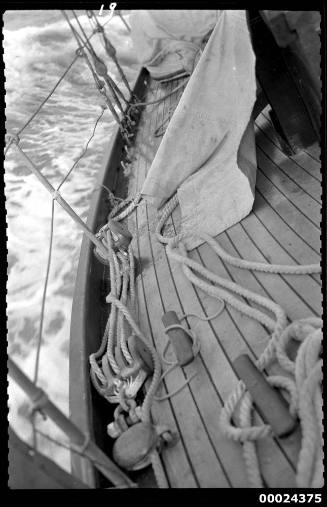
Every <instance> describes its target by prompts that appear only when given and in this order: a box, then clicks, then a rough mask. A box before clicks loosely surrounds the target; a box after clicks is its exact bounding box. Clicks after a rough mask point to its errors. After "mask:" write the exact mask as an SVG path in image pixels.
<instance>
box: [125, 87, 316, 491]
mask: <svg viewBox="0 0 327 507" xmlns="http://www.w3.org/2000/svg"><path fill="white" fill-rule="evenodd" d="M178 82H180V81H178ZM175 86H176V82H173V83H170V84H168V85H166V86H164V87H162V89H161V90H160V86H159V85H158V84H155V85H151V87H152V89H153V91H154V96H155V97H157V96H159V94H160V95H164V94H166V93H167V92H169V91H171V90H172V89H173V88H174V87H175ZM181 93H182V90H180V91H179V92H177V93H175V94H174V95H173V96H171V97H169V98H168V99H166V100H165V101H164V102H163V103H161V104H160V105H156V106H150V107H149V108H147V110H146V112H145V113H144V114H143V118H142V120H141V124H140V129H139V132H138V134H137V138H136V145H137V147H138V151H139V153H136V156H135V161H134V163H133V166H132V173H131V179H130V186H129V193H130V194H131V195H134V194H135V193H136V192H137V191H138V190H140V188H141V185H142V183H143V181H144V179H145V177H146V174H147V171H148V170H149V168H150V165H151V161H152V160H153V158H154V155H155V153H156V150H157V148H158V146H159V144H160V140H161V138H156V137H154V136H153V133H154V131H155V129H156V128H157V127H158V125H160V124H161V123H162V121H163V120H164V119H165V118H166V115H167V114H168V112H169V110H170V108H171V107H174V106H176V104H177V101H178V98H179V96H180V95H181ZM265 114H266V113H265ZM265 114H261V115H260V116H259V118H258V119H257V127H256V130H257V143H258V144H257V152H258V165H259V169H258V176H257V191H256V199H255V205H254V210H253V213H251V214H250V215H249V216H248V217H247V218H246V219H244V220H243V221H242V222H241V223H239V224H236V225H235V226H233V227H231V228H230V229H229V230H228V231H226V232H225V233H222V234H220V235H219V236H218V240H219V242H220V244H221V246H222V247H223V248H225V249H226V250H227V251H228V252H230V253H231V254H233V255H235V256H236V257H238V256H240V257H242V258H246V259H251V260H257V261H260V262H270V263H279V264H291V265H295V264H297V263H299V264H303V263H315V262H319V251H320V230H319V225H320V214H319V213H320V210H319V200H320V194H321V191H320V189H319V185H320V184H319V176H320V168H319V164H320V163H319V161H317V160H316V159H315V157H317V153H318V151H317V149H314V148H313V149H312V151H310V152H309V151H308V153H304V154H303V155H302V156H301V157H299V156H298V155H297V156H296V157H297V160H296V161H295V160H294V158H295V157H293V160H291V159H289V158H288V157H285V155H284V154H283V153H282V152H281V150H280V149H279V147H278V141H277V140H276V137H275V136H274V133H273V131H272V129H271V125H270V124H269V121H268V120H267V118H266V117H265ZM140 152H141V153H142V154H140ZM276 164H277V165H276ZM300 166H301V167H300ZM303 199H304V200H303ZM156 223H157V213H156V212H155V210H153V209H152V208H151V207H150V206H148V205H147V204H146V203H143V204H142V205H141V206H139V207H138V208H137V210H136V212H135V213H134V214H132V215H131V217H130V218H129V219H128V225H129V227H130V229H131V232H133V233H134V240H133V246H134V251H135V255H136V257H137V258H138V259H139V261H140V264H141V266H142V270H141V273H140V274H139V276H138V277H137V294H138V297H137V299H138V306H137V307H138V319H139V325H140V327H141V329H142V330H143V331H144V333H145V335H146V336H148V337H149V339H151V342H152V343H153V344H154V345H155V346H156V348H157V351H158V353H159V354H162V352H163V349H164V346H165V344H166V341H167V337H166V335H165V333H164V329H163V324H162V322H161V317H162V315H163V313H164V312H165V311H168V310H175V311H176V313H177V314H178V315H181V314H183V313H197V314H200V315H202V316H204V317H206V316H208V315H212V314H213V313H215V312H216V310H217V307H218V305H219V304H220V303H219V302H217V300H215V299H214V298H212V297H210V296H208V295H206V294H205V293H203V292H202V291H200V290H199V289H197V288H196V287H194V286H193V285H192V284H190V282H189V281H188V280H187V279H186V277H185V276H184V274H183V271H182V269H181V266H180V265H179V264H178V263H176V262H174V261H171V260H170V259H169V258H168V257H167V254H166V252H165V249H164V247H163V245H161V244H160V243H158V241H157V239H156V237H155V226H156ZM179 223H180V211H179V208H177V209H176V210H175V211H174V213H173V216H172V217H170V218H169V220H168V227H167V228H168V229H170V230H174V228H176V229H178V227H179ZM190 256H191V258H193V259H194V260H196V261H197V262H200V263H202V264H203V265H205V266H206V267H207V268H208V269H210V270H211V271H213V272H215V273H217V274H219V275H220V276H222V277H224V278H227V279H230V280H232V281H235V282H236V283H239V284H240V285H242V286H243V287H246V288H248V289H250V290H253V291H254V292H256V293H259V294H262V295H263V296H265V297H268V298H270V299H273V300H275V301H276V302H277V303H279V304H280V305H281V306H283V308H284V309H285V311H286V313H287V315H288V317H289V318H290V319H291V320H294V319H298V318H303V317H307V316H310V315H320V314H321V289H320V277H319V275H304V276H302V275H301V276H300V275H282V276H280V275H272V274H267V273H258V272H249V271H247V270H240V269H237V268H235V267H232V266H230V265H228V264H226V263H225V262H224V261H222V260H221V259H219V258H218V257H217V255H216V254H215V253H214V252H213V251H212V250H211V249H210V248H209V246H208V245H205V244H203V245H201V246H200V247H199V248H197V249H195V250H194V251H192V252H191V253H190ZM253 306H255V305H253ZM260 309H261V310H262V308H260ZM185 326H189V327H190V328H191V329H192V330H193V331H194V333H196V335H197V336H198V338H199V339H200V342H201V350H200V353H199V355H198V356H197V357H196V358H195V360H194V361H193V362H192V363H191V364H189V365H188V366H186V367H183V368H180V367H176V368H175V369H174V370H173V371H172V372H170V373H169V374H168V376H167V377H166V378H165V380H164V382H163V383H162V387H160V389H159V390H158V395H162V394H165V393H167V392H172V391H174V390H175V389H176V388H177V387H179V386H180V385H181V384H182V383H183V382H185V379H187V378H189V377H190V375H192V374H193V373H196V376H195V378H194V379H192V380H191V382H190V383H189V384H188V385H187V386H185V387H184V388H183V389H182V390H181V391H180V392H179V393H178V394H176V395H175V396H173V397H171V398H170V399H169V400H165V401H161V402H155V403H154V404H153V407H152V414H153V417H154V418H155V419H156V420H158V421H160V423H162V424H165V423H166V424H168V425H169V426H170V427H171V428H172V429H175V430H176V431H177V432H178V433H179V435H180V438H179V440H178V442H177V444H176V445H175V446H174V447H173V448H168V449H165V450H164V451H163V452H162V455H161V460H162V463H163V466H164V469H165V472H166V475H167V479H168V481H169V484H170V486H171V487H182V488H185V487H190V488H194V487H244V486H247V479H246V474H245V465H244V463H243V458H242V448H241V445H240V444H237V443H234V442H232V441H230V440H228V439H226V438H225V437H224V436H223V435H222V434H221V431H220V428H219V415H220V410H221V407H222V403H223V401H224V400H225V399H226V398H227V396H228V395H229V394H230V392H231V389H232V388H233V386H235V385H236V382H237V376H236V373H235V371H234V369H233V365H232V361H233V360H234V359H235V358H236V357H237V356H238V355H239V354H241V353H244V352H246V353H248V354H249V355H250V356H251V357H252V358H253V359H256V358H257V357H258V356H259V355H260V354H261V353H262V352H263V350H264V348H265V346H266V345H267V342H268V339H269V335H268V332H267V330H266V329H265V328H264V327H263V326H262V325H261V324H259V323H258V322H255V321H253V319H250V318H248V317H247V316H244V315H242V314H240V313H239V312H238V311H236V310H234V309H233V308H231V307H230V306H229V305H226V308H225V309H224V311H223V312H222V313H221V314H220V315H219V316H218V317H217V318H216V319H214V320H212V321H209V322H205V321H201V320H197V319H194V318H190V317H189V318H188V319H187V321H186V323H185ZM169 357H173V355H172V354H171V352H170V353H169ZM276 371H278V367H276V366H272V367H270V368H269V372H270V373H272V372H276ZM255 420H256V422H257V423H259V422H260V421H261V419H260V417H259V416H258V414H256V415H255ZM261 422H262V421H261ZM299 442H300V430H297V431H296V432H295V433H294V434H293V435H292V436H291V437H289V438H288V439H283V440H281V439H274V438H267V439H264V441H262V442H258V445H257V447H258V453H259V459H260V464H261V472H262V477H263V480H264V482H265V484H266V485H267V486H268V487H292V486H294V480H295V479H294V478H295V468H296V461H297V457H298V452H299Z"/></svg>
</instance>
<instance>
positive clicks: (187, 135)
mask: <svg viewBox="0 0 327 507" xmlns="http://www.w3.org/2000/svg"><path fill="white" fill-rule="evenodd" d="M199 12H200V11H199ZM209 12H213V11H209ZM214 12H215V13H216V12H218V14H217V16H218V20H217V22H216V26H215V28H214V30H213V32H212V34H211V36H210V38H209V41H208V43H207V44H206V46H205V48H204V51H203V54H202V55H201V57H200V59H199V61H198V63H197V64H196V66H195V69H194V71H193V73H192V75H191V77H190V80H189V83H188V85H187V87H186V89H185V91H184V93H183V95H182V98H181V100H180V102H179V104H178V106H177V108H176V110H175V113H174V115H173V117H172V119H171V121H170V124H169V126H168V128H167V130H166V133H165V135H164V137H163V140H162V142H161V145H160V147H159V149H158V151H157V154H156V157H155V159H154V161H153V163H152V166H151V168H150V170H149V173H148V176H147V178H146V180H145V182H144V185H143V188H142V195H143V196H144V198H145V199H147V200H148V202H150V203H152V204H153V205H154V206H156V207H157V208H160V207H161V206H162V205H163V204H164V203H165V202H166V201H167V199H169V198H170V197H171V196H172V195H173V194H174V193H175V192H176V191H177V194H178V199H179V204H180V207H181V213H182V223H181V227H182V233H184V234H185V244H186V246H187V248H188V249H191V248H194V247H196V246H197V245H199V244H201V243H202V240H201V238H200V237H199V235H200V234H201V233H202V232H206V233H207V234H210V235H211V236H216V235H217V234H219V233H220V232H223V231H224V230H225V229H227V228H228V227H230V226H232V225H233V224H235V223H237V222H239V221H240V220H241V219H243V218H244V217H245V216H246V215H247V214H248V213H249V212H250V211H251V209H252V206H253V202H254V188H255V179H256V155H255V143H254V130H253V124H252V120H251V113H252V109H253V105H254V102H255V99H256V79H255V55H254V52H253V49H252V45H251V39H250V33H249V30H248V26H247V22H246V14H245V11H214ZM212 17H213V16H212ZM187 29H188V32H187V33H189V27H187ZM181 30H182V23H181V25H180V37H181V38H182V35H181Z"/></svg>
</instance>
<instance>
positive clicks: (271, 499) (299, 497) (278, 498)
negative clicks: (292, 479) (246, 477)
mask: <svg viewBox="0 0 327 507" xmlns="http://www.w3.org/2000/svg"><path fill="white" fill-rule="evenodd" d="M259 502H260V503H321V502H322V497H321V493H294V494H293V495H289V494H288V493H268V494H265V493H261V494H260V495H259Z"/></svg>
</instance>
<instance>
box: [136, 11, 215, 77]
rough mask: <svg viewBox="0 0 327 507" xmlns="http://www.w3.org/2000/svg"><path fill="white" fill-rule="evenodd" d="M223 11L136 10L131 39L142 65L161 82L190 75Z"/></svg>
mask: <svg viewBox="0 0 327 507" xmlns="http://www.w3.org/2000/svg"><path fill="white" fill-rule="evenodd" d="M219 12H220V11H199V10H197V11H194V10H190V11H181V10H173V11H171V10H157V11H155V10H149V11H145V10H139V11H132V13H131V15H130V18H129V22H130V25H131V37H132V40H133V46H134V49H135V51H136V54H137V56H138V59H139V61H140V63H141V64H142V65H143V66H144V67H146V68H147V69H148V70H149V72H150V73H151V76H152V77H153V78H154V79H158V80H160V81H164V80H166V81H168V80H169V79H172V78H176V77H181V76H185V75H190V74H191V73H192V71H193V68H194V66H195V64H196V62H197V59H198V57H199V56H200V49H201V45H202V44H203V41H204V40H205V38H206V37H207V36H208V35H209V34H210V33H211V32H212V30H213V28H214V27H215V25H216V22H217V19H218V16H219Z"/></svg>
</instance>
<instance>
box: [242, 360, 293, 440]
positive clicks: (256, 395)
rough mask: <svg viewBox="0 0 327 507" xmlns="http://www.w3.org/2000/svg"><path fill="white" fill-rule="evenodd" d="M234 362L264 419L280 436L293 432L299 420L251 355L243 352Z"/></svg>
mask: <svg viewBox="0 0 327 507" xmlns="http://www.w3.org/2000/svg"><path fill="white" fill-rule="evenodd" d="M233 364H234V367H235V370H236V372H237V374H238V375H239V377H240V378H241V379H242V380H243V382H244V383H245V385H246V387H247V389H248V390H249V392H250V394H251V396H252V398H253V401H254V403H255V406H256V408H257V409H258V412H259V413H260V415H261V416H262V418H263V419H264V421H266V422H267V423H268V424H270V426H271V427H272V429H273V431H274V433H275V434H276V435H277V436H278V437H285V436H287V435H289V434H290V433H292V431H293V430H294V429H295V427H296V425H297V421H296V420H295V419H294V418H293V417H292V416H291V414H290V413H289V411H288V406H287V403H286V401H285V399H284V398H283V397H282V395H281V394H280V393H279V392H278V391H277V390H276V389H274V388H273V387H272V386H271V385H270V384H269V383H268V381H267V380H266V379H265V377H264V376H263V374H262V373H261V372H260V371H259V370H258V369H257V367H256V366H255V364H254V363H253V362H252V360H251V359H250V357H249V356H248V355H246V354H242V355H241V356H239V357H238V358H237V359H235V361H234V363H233Z"/></svg>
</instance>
